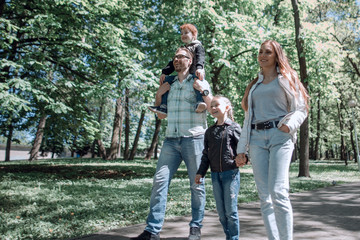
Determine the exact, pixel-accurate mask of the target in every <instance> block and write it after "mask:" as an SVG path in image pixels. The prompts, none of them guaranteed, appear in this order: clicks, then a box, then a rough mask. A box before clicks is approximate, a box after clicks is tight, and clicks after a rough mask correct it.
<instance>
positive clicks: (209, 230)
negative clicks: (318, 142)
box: [76, 182, 360, 240]
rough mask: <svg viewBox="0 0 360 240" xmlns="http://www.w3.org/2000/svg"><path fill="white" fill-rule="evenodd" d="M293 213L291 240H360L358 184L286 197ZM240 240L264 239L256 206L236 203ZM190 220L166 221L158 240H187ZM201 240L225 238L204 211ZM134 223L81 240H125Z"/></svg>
mask: <svg viewBox="0 0 360 240" xmlns="http://www.w3.org/2000/svg"><path fill="white" fill-rule="evenodd" d="M290 198H291V201H292V205H293V211H294V240H300V239H301V240H312V239H316V240H325V239H326V240H360V182H357V183H350V184H343V185H337V186H331V187H327V188H322V189H318V190H315V191H309V192H302V193H293V194H291V195H290ZM239 218H240V228H241V229H240V239H244V240H246V239H250V240H260V239H261V240H263V239H267V238H266V234H265V228H264V225H263V222H262V219H261V215H260V210H259V203H258V202H254V203H248V204H240V207H239ZM189 221H190V217H188V216H186V217H176V218H173V219H166V221H165V224H164V227H163V230H162V232H161V239H168V240H187V236H188V231H189V227H188V223H189ZM203 225H204V226H203V228H202V231H201V232H202V238H201V239H203V240H221V239H225V235H224V233H223V230H222V227H221V225H220V223H219V220H218V216H217V214H216V212H213V211H207V212H206V214H205V218H204V221H203ZM144 227H145V224H138V225H134V226H130V227H124V228H120V229H116V230H112V231H107V232H100V233H96V234H93V235H89V236H84V237H81V238H76V239H81V240H95V239H99V240H127V239H129V237H135V236H137V235H138V234H140V233H141V232H142V231H143V230H144Z"/></svg>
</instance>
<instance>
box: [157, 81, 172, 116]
mask: <svg viewBox="0 0 360 240" xmlns="http://www.w3.org/2000/svg"><path fill="white" fill-rule="evenodd" d="M169 90H170V84H169V83H168V82H166V83H164V84H162V85H160V87H159V89H158V90H157V92H156V95H155V106H160V104H161V97H162V95H164V93H166V92H167V91H169ZM157 115H158V118H159V119H164V118H166V115H163V114H160V113H158V114H157Z"/></svg>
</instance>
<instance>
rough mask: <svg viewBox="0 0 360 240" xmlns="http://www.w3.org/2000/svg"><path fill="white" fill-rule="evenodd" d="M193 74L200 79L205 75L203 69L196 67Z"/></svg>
mask: <svg viewBox="0 0 360 240" xmlns="http://www.w3.org/2000/svg"><path fill="white" fill-rule="evenodd" d="M195 75H196V76H197V77H198V78H199V79H200V80H201V81H202V80H204V77H205V71H204V69H197V70H196V72H195Z"/></svg>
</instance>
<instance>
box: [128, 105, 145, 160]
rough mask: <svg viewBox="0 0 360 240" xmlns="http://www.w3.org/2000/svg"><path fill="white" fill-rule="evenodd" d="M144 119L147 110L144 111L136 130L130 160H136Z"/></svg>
mask: <svg viewBox="0 0 360 240" xmlns="http://www.w3.org/2000/svg"><path fill="white" fill-rule="evenodd" d="M144 118H145V110H142V111H141V116H140V120H139V125H138V128H137V130H136V135H135V139H134V144H133V147H132V149H131V153H130V157H129V160H134V158H135V154H136V149H137V146H138V143H139V138H140V133H141V128H142V125H143V122H144Z"/></svg>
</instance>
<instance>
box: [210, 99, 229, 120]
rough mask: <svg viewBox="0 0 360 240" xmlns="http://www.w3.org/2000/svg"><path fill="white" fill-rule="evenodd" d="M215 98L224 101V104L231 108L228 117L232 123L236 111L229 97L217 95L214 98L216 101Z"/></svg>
mask: <svg viewBox="0 0 360 240" xmlns="http://www.w3.org/2000/svg"><path fill="white" fill-rule="evenodd" d="M215 98H217V99H221V100H222V101H224V103H225V104H226V105H227V106H229V110H228V111H227V116H228V118H230V119H231V121H234V111H233V107H232V104H231V102H230V100H229V99H228V98H227V97H224V96H222V95H215V96H214V97H213V99H215Z"/></svg>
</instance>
